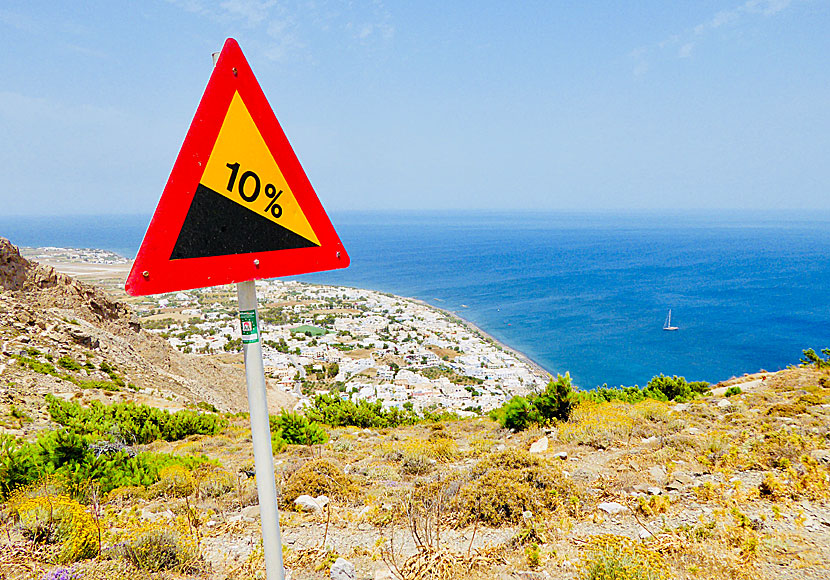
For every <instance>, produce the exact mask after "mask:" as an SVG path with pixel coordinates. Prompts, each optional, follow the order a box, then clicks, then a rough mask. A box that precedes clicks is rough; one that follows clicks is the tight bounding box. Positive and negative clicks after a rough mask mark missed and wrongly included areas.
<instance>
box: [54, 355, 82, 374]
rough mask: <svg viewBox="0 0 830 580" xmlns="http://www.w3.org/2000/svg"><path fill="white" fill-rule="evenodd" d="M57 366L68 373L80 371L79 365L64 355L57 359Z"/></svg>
mask: <svg viewBox="0 0 830 580" xmlns="http://www.w3.org/2000/svg"><path fill="white" fill-rule="evenodd" d="M58 366H59V367H62V368H65V369H66V370H68V371H79V370H81V365H80V363H79V362H78V361H76V360H75V359H74V358H72V357H71V356H69V355H67V354H65V355H63V356H62V357H60V358H59V359H58Z"/></svg>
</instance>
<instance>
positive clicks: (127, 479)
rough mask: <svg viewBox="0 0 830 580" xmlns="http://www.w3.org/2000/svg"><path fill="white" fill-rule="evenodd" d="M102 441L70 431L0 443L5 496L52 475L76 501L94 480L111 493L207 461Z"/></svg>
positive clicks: (1, 488)
mask: <svg viewBox="0 0 830 580" xmlns="http://www.w3.org/2000/svg"><path fill="white" fill-rule="evenodd" d="M100 443H101V441H100V440H97V439H96V438H95V437H94V436H92V435H80V434H78V433H76V432H74V431H71V430H68V429H59V430H57V431H47V432H45V433H43V434H42V435H40V436H39V437H38V439H37V441H35V442H34V443H26V442H14V441H11V440H10V439H9V438H3V439H0V478H1V479H0V497H7V496H8V495H9V494H10V493H11V492H12V491H13V490H14V489H16V488H19V487H21V486H24V485H26V484H29V483H32V482H34V481H37V480H38V479H41V478H43V477H47V476H54V477H57V478H60V479H61V480H62V481H63V482H64V485H65V487H66V490H67V492H68V493H69V494H70V495H71V496H73V497H81V496H83V494H84V493H85V490H86V488H87V486H88V485H89V483H90V482H92V481H95V482H97V483H98V485H99V486H100V489H101V492H102V493H108V492H109V491H111V490H113V489H115V488H117V487H125V486H138V485H140V486H148V485H151V484H152V483H154V482H156V481H157V480H158V478H159V474H160V473H161V471H162V470H164V469H165V468H166V467H170V466H172V465H179V466H181V467H182V468H185V469H191V468H193V467H195V466H196V465H199V464H200V463H203V462H205V461H206V459H204V458H200V457H193V456H174V455H169V454H164V453H149V452H145V453H138V454H135V453H134V452H133V451H132V450H131V449H130V448H127V447H119V446H113V445H110V444H105V445H100Z"/></svg>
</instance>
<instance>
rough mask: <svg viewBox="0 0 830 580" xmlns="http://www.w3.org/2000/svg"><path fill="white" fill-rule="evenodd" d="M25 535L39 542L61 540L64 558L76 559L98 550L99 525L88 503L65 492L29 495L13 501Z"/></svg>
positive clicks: (93, 553) (58, 541)
mask: <svg viewBox="0 0 830 580" xmlns="http://www.w3.org/2000/svg"><path fill="white" fill-rule="evenodd" d="M9 505H10V507H11V510H12V513H13V514H14V516H15V519H16V521H17V523H18V525H19V526H20V529H21V531H22V532H23V535H24V536H26V537H28V538H29V539H31V540H32V541H33V542H34V543H38V544H61V551H60V554H59V555H58V560H59V561H60V562H75V561H77V560H81V559H84V558H91V557H92V556H95V555H97V554H98V528H97V526H96V525H95V520H93V519H92V516H91V515H89V513H87V511H86V509H85V508H84V506H82V505H81V504H79V503H78V502H76V501H75V500H72V499H69V498H68V497H63V496H51V495H41V496H35V497H27V496H26V494H25V493H24V492H20V494H19V495H17V496H15V497H13V498H12V500H11V501H10V502H9Z"/></svg>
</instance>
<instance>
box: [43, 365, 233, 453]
mask: <svg viewBox="0 0 830 580" xmlns="http://www.w3.org/2000/svg"><path fill="white" fill-rule="evenodd" d="M102 364H103V363H102ZM46 403H47V411H48V412H49V415H50V416H51V418H52V420H53V421H55V422H56V423H58V424H60V425H63V426H65V427H68V428H70V429H71V430H73V431H75V432H77V433H80V434H97V435H105V434H109V433H112V432H114V431H117V432H118V433H119V434H120V436H121V437H122V438H123V439H124V440H125V441H128V442H130V443H139V444H145V443H151V442H153V441H155V440H156V439H164V440H165V441H178V440H180V439H184V438H185V437H187V436H189V435H216V434H217V433H219V432H220V431H221V430H222V429H223V428H224V427H226V426H227V424H228V422H227V419H225V418H223V417H220V416H219V415H215V414H210V413H197V412H196V411H191V410H190V409H183V410H181V411H177V412H175V413H170V412H169V411H167V410H165V409H157V408H155V407H148V406H147V405H136V404H135V403H116V404H113V405H105V404H103V403H100V402H98V401H93V402H91V403H90V405H89V407H83V406H81V405H79V404H78V403H74V402H72V401H64V400H63V399H60V398H58V397H55V396H54V395H46Z"/></svg>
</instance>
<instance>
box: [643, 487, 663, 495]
mask: <svg viewBox="0 0 830 580" xmlns="http://www.w3.org/2000/svg"><path fill="white" fill-rule="evenodd" d="M646 491H647V492H648V494H649V495H660V494H661V493H663V490H662V489H660V488H659V487H650V488H648V489H647V490H646Z"/></svg>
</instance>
